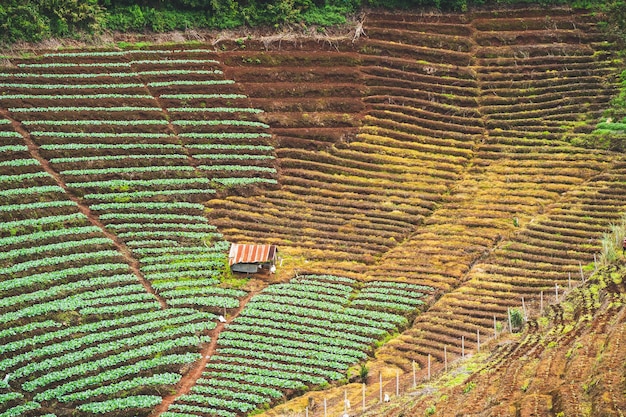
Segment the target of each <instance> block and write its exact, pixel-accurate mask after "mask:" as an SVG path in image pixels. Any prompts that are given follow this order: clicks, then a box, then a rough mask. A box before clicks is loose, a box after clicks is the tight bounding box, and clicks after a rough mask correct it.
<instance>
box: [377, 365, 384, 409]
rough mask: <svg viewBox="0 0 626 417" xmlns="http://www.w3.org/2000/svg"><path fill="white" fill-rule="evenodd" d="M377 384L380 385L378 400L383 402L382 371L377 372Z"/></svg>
mask: <svg viewBox="0 0 626 417" xmlns="http://www.w3.org/2000/svg"><path fill="white" fill-rule="evenodd" d="M378 385H379V386H380V389H379V395H378V402H379V403H382V402H383V373H382V371H381V372H380V373H379V374H378Z"/></svg>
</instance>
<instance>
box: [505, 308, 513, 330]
mask: <svg viewBox="0 0 626 417" xmlns="http://www.w3.org/2000/svg"><path fill="white" fill-rule="evenodd" d="M506 313H507V315H508V316H509V332H511V333H513V324H512V323H511V308H510V307H507V309H506Z"/></svg>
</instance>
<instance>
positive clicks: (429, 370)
mask: <svg viewBox="0 0 626 417" xmlns="http://www.w3.org/2000/svg"><path fill="white" fill-rule="evenodd" d="M428 380H429V381H430V353H429V354H428Z"/></svg>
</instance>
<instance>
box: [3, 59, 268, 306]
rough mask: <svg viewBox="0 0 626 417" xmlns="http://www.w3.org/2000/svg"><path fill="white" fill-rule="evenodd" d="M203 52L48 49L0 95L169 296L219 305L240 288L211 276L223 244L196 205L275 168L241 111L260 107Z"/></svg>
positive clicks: (232, 299)
mask: <svg viewBox="0 0 626 417" xmlns="http://www.w3.org/2000/svg"><path fill="white" fill-rule="evenodd" d="M207 53H208V51H206V50H185V51H182V50H172V51H166V50H160V51H97V52H94V53H93V54H91V53H83V52H77V53H72V52H68V53H64V54H62V55H59V54H46V55H44V56H42V57H41V59H39V60H37V62H30V61H25V62H19V63H18V67H19V69H18V70H16V71H14V73H15V74H18V77H15V78H14V79H11V78H10V77H11V75H12V74H5V75H4V80H0V83H1V84H2V86H3V87H5V88H7V89H8V91H7V92H8V94H6V95H5V96H4V97H3V98H0V100H3V102H4V103H6V106H7V107H8V108H9V111H10V112H11V114H12V116H13V117H14V118H15V119H16V120H20V121H21V122H22V126H24V127H25V128H27V129H28V130H30V134H31V136H32V137H33V139H34V140H35V141H36V142H37V144H38V145H39V146H40V150H41V152H42V155H43V156H44V157H45V158H47V159H48V160H49V161H50V162H51V163H52V167H53V168H54V169H55V170H56V171H57V172H59V173H60V175H61V177H62V178H63V180H64V181H65V182H66V183H67V185H68V186H69V187H70V189H71V190H72V192H73V193H75V194H77V195H79V196H81V197H82V198H84V199H85V201H86V202H87V203H88V204H89V206H90V208H91V209H92V210H93V211H94V213H96V214H97V215H98V216H99V218H100V220H101V221H103V222H104V223H105V225H106V227H107V229H108V230H109V231H110V232H112V233H114V234H115V235H116V236H117V237H119V238H120V239H121V240H122V241H123V242H124V244H125V245H126V246H127V247H128V248H129V249H130V250H132V252H133V254H134V256H135V257H137V258H138V259H139V260H140V263H141V273H142V275H143V276H145V278H147V279H148V281H149V282H150V283H151V285H152V286H153V288H154V289H155V291H156V292H157V293H158V294H159V295H160V296H161V297H163V298H164V299H166V300H167V302H168V305H171V306H187V307H194V308H199V309H202V310H207V311H217V309H222V308H234V307H237V306H238V305H239V301H238V299H239V298H241V297H242V295H243V293H242V292H241V291H226V290H223V289H220V288H217V286H216V284H217V283H218V281H217V279H216V278H217V276H218V275H219V274H220V271H221V270H222V269H223V268H224V263H225V258H224V255H223V252H224V249H225V247H224V242H223V241H221V236H220V235H219V234H218V233H217V232H216V231H215V228H214V227H212V226H210V225H209V224H207V221H206V219H205V217H204V215H203V212H204V207H203V206H202V204H199V203H200V202H202V201H205V200H206V199H208V198H209V197H210V195H211V194H213V193H214V192H215V191H214V187H215V186H220V187H221V186H237V185H246V184H250V183H263V182H266V183H275V182H276V181H275V179H274V178H273V176H274V174H275V172H276V170H275V169H274V168H273V167H272V166H271V165H272V164H273V159H274V157H273V148H272V147H271V146H268V145H266V144H265V142H267V140H268V138H269V134H267V133H265V132H264V130H266V129H267V127H268V126H267V125H265V124H263V123H260V122H257V121H255V120H246V118H247V117H248V116H254V115H256V114H258V113H260V110H258V109H253V108H250V107H248V106H247V105H246V104H247V103H246V96H245V95H243V94H240V93H238V92H237V89H236V86H234V82H233V81H232V80H227V79H224V78H223V72H222V71H221V70H220V69H219V68H218V66H219V65H218V62H217V61H215V60H213V59H209V58H207ZM87 61H88V62H87ZM109 67H110V68H109ZM29 74H30V76H29ZM7 78H8V79H7ZM2 81H5V82H2ZM187 91H189V93H188V94H187V96H181V94H184V93H185V92H187ZM50 92H54V93H57V94H50ZM190 94H191V95H192V96H193V98H190V97H189V95H190ZM25 98H28V102H27V103H28V105H24V101H23V99H25ZM194 100H200V101H201V102H198V101H194ZM188 103H192V104H193V105H188ZM239 103H241V104H243V105H238V104H239ZM198 114H205V115H207V116H206V119H205V118H202V119H203V120H194V119H195V118H196V117H197V115H198ZM240 115H246V117H245V118H242V119H241V120H239V116H240ZM190 117H191V118H192V119H190ZM226 130H227V131H226Z"/></svg>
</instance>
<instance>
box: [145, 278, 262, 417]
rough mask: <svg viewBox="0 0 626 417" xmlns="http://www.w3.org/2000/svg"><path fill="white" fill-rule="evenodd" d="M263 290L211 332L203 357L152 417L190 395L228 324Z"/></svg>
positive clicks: (246, 298) (249, 294) (242, 301)
mask: <svg viewBox="0 0 626 417" xmlns="http://www.w3.org/2000/svg"><path fill="white" fill-rule="evenodd" d="M261 290H262V288H261V289H257V290H255V291H250V292H249V293H248V295H246V296H245V297H244V298H243V299H242V300H241V303H240V304H239V307H238V308H237V309H236V310H235V311H234V312H233V314H232V315H231V316H230V317H229V319H228V320H227V322H218V323H217V326H216V327H215V328H214V329H213V330H211V331H210V332H209V336H210V338H211V342H210V343H209V345H208V346H207V347H206V348H205V349H203V350H202V352H200V354H201V355H202V356H201V357H200V359H199V360H198V361H197V362H196V363H195V364H193V367H192V368H191V370H190V371H189V372H187V374H186V375H184V376H183V377H182V379H181V380H180V381H179V382H178V384H177V385H176V392H175V393H174V394H172V395H168V396H166V397H163V402H162V403H161V404H160V405H158V406H157V407H156V408H154V409H153V410H152V413H150V414H149V416H150V417H159V416H160V415H161V414H163V413H164V412H166V411H167V409H168V408H169V407H170V405H172V404H173V403H174V402H175V401H176V400H177V399H178V398H179V397H180V396H182V395H185V394H188V393H189V391H190V390H191V388H193V387H194V386H195V385H196V382H197V381H198V379H200V378H201V377H202V373H203V372H204V370H205V368H206V365H207V363H208V362H209V361H210V360H211V357H212V356H213V355H214V354H215V351H216V350H217V340H218V339H219V336H220V333H221V332H222V331H223V330H224V329H226V328H227V327H228V324H230V323H232V322H233V320H235V319H236V318H237V317H238V316H239V314H241V312H242V311H243V309H244V308H245V307H246V305H247V304H248V301H250V299H251V298H252V297H254V296H255V295H256V294H258V293H259V291H261Z"/></svg>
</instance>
